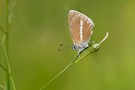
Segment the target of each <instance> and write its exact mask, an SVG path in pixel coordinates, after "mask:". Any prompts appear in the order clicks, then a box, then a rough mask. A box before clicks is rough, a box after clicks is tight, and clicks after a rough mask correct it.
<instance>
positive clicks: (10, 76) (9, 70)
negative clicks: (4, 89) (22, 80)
mask: <svg viewBox="0 0 135 90" xmlns="http://www.w3.org/2000/svg"><path fill="white" fill-rule="evenodd" d="M2 45H3V49H4V53H5V56H6V62H7V67H8V79H10V78H11V81H12V85H13V89H14V90H16V88H15V84H14V81H13V77H12V75H11V69H10V64H9V59H8V55H7V51H6V47H5V45H4V43H3V44H2ZM8 90H10V89H8Z"/></svg>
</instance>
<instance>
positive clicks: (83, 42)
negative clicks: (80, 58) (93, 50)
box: [68, 10, 94, 54]
mask: <svg viewBox="0 0 135 90" xmlns="http://www.w3.org/2000/svg"><path fill="white" fill-rule="evenodd" d="M68 23H69V28H70V34H71V38H72V41H73V43H74V45H73V49H74V50H78V54H79V53H80V52H82V51H83V50H84V49H85V48H87V47H88V43H89V41H90V38H91V36H92V33H93V30H92V28H93V27H94V23H93V21H92V20H91V19H90V18H89V17H88V16H86V15H84V14H83V13H80V12H78V11H75V10H70V11H69V13H68Z"/></svg>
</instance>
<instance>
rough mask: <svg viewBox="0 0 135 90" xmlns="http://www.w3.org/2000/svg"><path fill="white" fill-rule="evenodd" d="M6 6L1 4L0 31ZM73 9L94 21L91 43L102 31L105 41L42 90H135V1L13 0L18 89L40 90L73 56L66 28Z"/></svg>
mask: <svg viewBox="0 0 135 90" xmlns="http://www.w3.org/2000/svg"><path fill="white" fill-rule="evenodd" d="M5 1H6V0H0V25H1V26H2V27H4V28H5ZM71 9H73V10H77V11H80V12H82V13H84V14H85V15H87V16H88V17H90V18H91V19H92V20H93V21H94V23H95V27H94V28H93V30H94V33H93V36H92V40H94V41H96V42H99V41H100V40H101V39H102V38H103V37H104V36H105V33H106V32H109V37H108V39H107V40H106V41H105V42H104V43H103V44H102V45H101V47H100V50H99V51H98V52H97V53H94V54H91V55H89V56H88V57H87V58H85V59H84V60H82V61H81V62H79V63H77V64H75V65H73V66H72V67H71V68H70V69H69V70H67V71H66V72H65V73H64V74H63V75H61V76H60V77H59V78H58V79H57V80H55V81H54V82H53V83H52V84H50V85H49V86H48V87H47V88H46V89H45V90H135V1H133V0H56V1H55V0H16V5H15V7H14V10H13V12H14V15H13V21H12V24H11V25H10V38H9V39H10V40H9V41H10V42H9V46H10V52H9V55H10V66H11V70H12V76H13V78H14V81H15V85H16V88H17V90H39V89H40V88H41V87H42V86H43V85H44V84H46V83H47V82H48V81H49V80H50V79H52V78H53V77H54V76H55V75H56V74H58V73H59V72H60V71H61V70H62V69H63V68H64V67H66V66H67V65H68V63H69V62H70V61H71V60H72V59H73V58H74V57H75V56H76V55H77V51H74V50H72V48H71V46H72V45H73V43H72V40H71V37H70V33H69V27H68V12H69V10H71ZM60 44H63V45H64V46H62V47H61V46H60ZM58 50H61V51H58ZM0 73H1V71H0ZM0 75H1V74H0ZM0 77H1V76H0ZM0 80H1V81H0V82H2V79H0Z"/></svg>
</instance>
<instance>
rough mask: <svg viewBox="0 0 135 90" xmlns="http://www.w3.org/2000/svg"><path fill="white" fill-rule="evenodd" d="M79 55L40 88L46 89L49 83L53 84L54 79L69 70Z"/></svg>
mask: <svg viewBox="0 0 135 90" xmlns="http://www.w3.org/2000/svg"><path fill="white" fill-rule="evenodd" d="M78 57H79V55H77V56H76V57H75V58H74V59H73V60H72V61H71V62H70V63H69V64H68V65H67V66H66V67H65V68H64V69H63V70H62V71H61V72H60V73H58V74H57V75H56V76H55V77H54V78H53V79H51V80H50V81H49V82H48V83H47V84H45V85H44V86H43V87H42V88H40V90H43V89H45V88H46V87H47V86H48V85H49V84H51V83H52V82H53V81H54V80H56V79H57V78H58V77H59V76H60V75H62V74H63V73H64V72H65V71H66V70H68V69H69V68H70V67H71V66H72V65H73V62H74V61H75V60H76V59H77V58H78Z"/></svg>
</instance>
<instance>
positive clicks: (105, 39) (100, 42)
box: [99, 32, 109, 45]
mask: <svg viewBox="0 0 135 90" xmlns="http://www.w3.org/2000/svg"><path fill="white" fill-rule="evenodd" d="M108 35H109V32H107V33H106V36H105V37H104V38H103V39H102V40H101V41H100V42H99V45H100V44H101V43H102V42H104V41H105V40H106V39H107V37H108Z"/></svg>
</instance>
